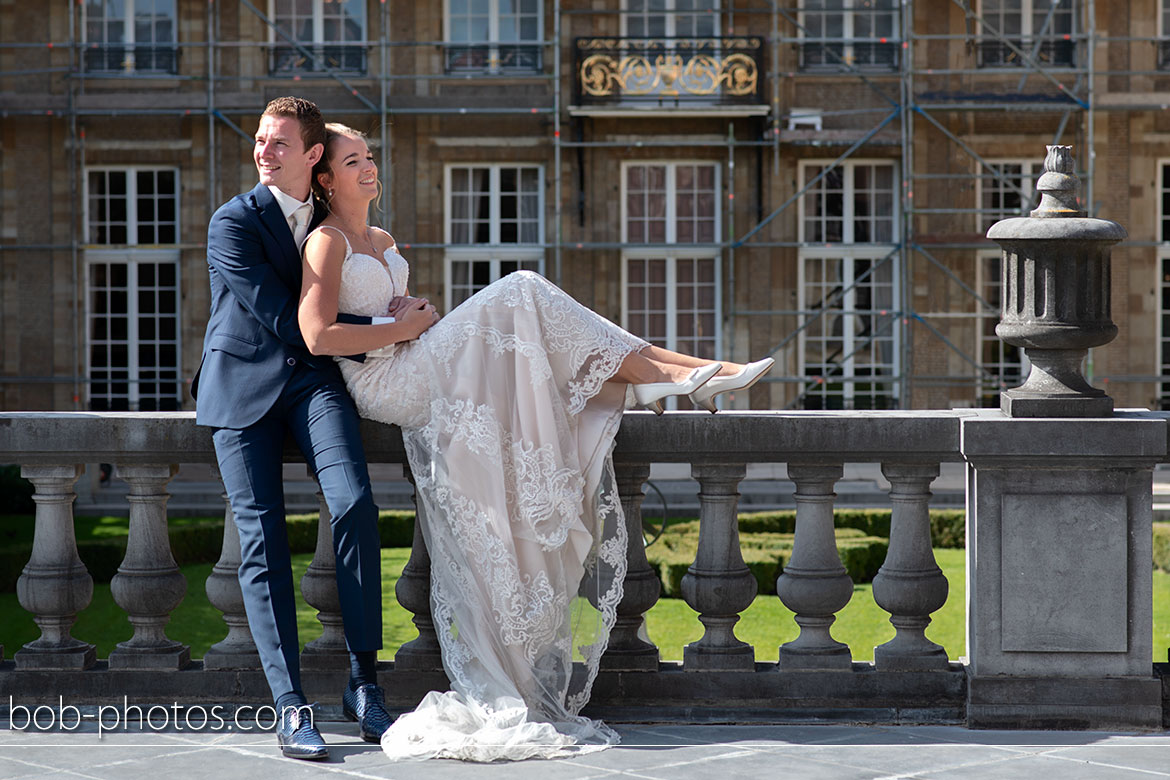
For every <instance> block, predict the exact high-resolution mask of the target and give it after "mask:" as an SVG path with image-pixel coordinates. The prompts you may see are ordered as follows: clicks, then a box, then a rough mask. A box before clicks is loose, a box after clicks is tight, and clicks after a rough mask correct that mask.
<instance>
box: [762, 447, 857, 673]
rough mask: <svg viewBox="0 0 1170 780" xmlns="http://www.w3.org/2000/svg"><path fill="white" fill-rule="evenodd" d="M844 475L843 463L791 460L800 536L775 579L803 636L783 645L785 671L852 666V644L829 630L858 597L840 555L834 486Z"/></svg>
mask: <svg viewBox="0 0 1170 780" xmlns="http://www.w3.org/2000/svg"><path fill="white" fill-rule="evenodd" d="M843 473H844V469H843V468H842V466H841V464H840V463H834V464H831V465H810V464H799V463H789V464H788V478H789V479H791V480H792V481H793V482H795V483H796V492H795V494H794V496H793V497H794V498H795V499H796V539H795V542H794V544H793V548H792V558H790V559H789V561H788V565H787V566H785V567H784V573H783V574H781V575H780V578H779V579H778V580H776V595H777V596H779V597H780V600H781V601H782V602H784V606H786V607H788V608H789V609H790V610H792V611H793V612H795V613H796V623H797V625H799V626H800V635H799V636H798V637H796V639H794V640H792V641H791V642H786V643H784V644H783V645H781V646H780V662H779V668H780V669H781V670H783V671H787V670H790V669H840V670H846V671H847V670H850V669H852V668H853V656H852V655H851V654H850V652H849V646H848V645H846V644H842V643H841V642H838V641H837V640H835V639H833V637H832V635H831V634H830V633H829V627H830V626H832V625H833V621H835V620H836V619H837V618H836V613H838V612H840V611H841V610H842V609H843V608H844V607H845V605H846V604H848V603H849V599H851V598H853V580H851V579H850V578H849V573H848V572H846V571H845V566H844V565H843V564H842V563H841V556H840V555H838V554H837V537H836V535H835V534H834V527H833V499H834V498H836V497H837V494H836V493H834V492H833V486H834V485H836V483H837V480H839V479H840V478H841V475H842V474H843Z"/></svg>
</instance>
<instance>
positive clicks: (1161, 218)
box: [1157, 160, 1170, 409]
mask: <svg viewBox="0 0 1170 780" xmlns="http://www.w3.org/2000/svg"><path fill="white" fill-rule="evenodd" d="M1157 218H1158V241H1159V242H1160V243H1161V247H1159V249H1158V272H1159V274H1160V277H1159V283H1158V295H1159V298H1158V307H1159V312H1158V313H1159V317H1158V353H1159V354H1158V373H1159V376H1161V377H1162V381H1161V382H1160V383H1159V386H1158V406H1159V408H1161V409H1170V160H1161V161H1159V163H1158V214H1157Z"/></svg>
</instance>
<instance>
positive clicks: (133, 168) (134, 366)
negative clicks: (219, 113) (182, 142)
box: [82, 165, 183, 411]
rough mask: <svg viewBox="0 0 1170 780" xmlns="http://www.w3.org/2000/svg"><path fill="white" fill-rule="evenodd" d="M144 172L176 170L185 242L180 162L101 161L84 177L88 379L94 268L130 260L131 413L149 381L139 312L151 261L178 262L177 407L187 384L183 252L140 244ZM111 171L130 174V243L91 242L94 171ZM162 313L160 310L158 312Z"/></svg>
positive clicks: (177, 203)
mask: <svg viewBox="0 0 1170 780" xmlns="http://www.w3.org/2000/svg"><path fill="white" fill-rule="evenodd" d="M140 171H152V172H161V171H170V172H171V173H172V174H173V175H174V182H175V190H174V200H175V222H174V229H175V241H174V245H177V244H178V243H179V242H180V241H181V235H182V234H181V227H182V221H181V220H182V218H181V214H182V193H183V186H182V180H181V178H180V176H181V174H180V170H179V168H177V167H174V166H166V165H99V166H89V167H86V168H85V170H84V179H83V180H84V182H85V198H84V201H83V209H82V214H83V219H84V227H85V237H86V242H87V243H86V244H85V256H84V266H85V283H84V288H85V289H84V294H85V319H84V322H85V340H86V343H85V375H86V376H87V377H91V376H92V371H91V369H92V365H91V363H92V347H93V343H92V337H91V333H92V332H93V331H92V327H93V317H94V316H95V313H94V312H93V310H92V295H93V291H92V289H91V283H90V279H91V268H92V266H94V265H96V264H106V265H114V264H125V265H126V266H127V295H126V313H125V315H126V317H127V334H126V342H125V343H126V355H127V366H126V371H127V373H128V379H127V383H128V388H129V392H128V404H129V407H130V410H131V411H137V410H138V408H139V404H140V402H141V393H140V388H139V383H140V381H143V380H142V379H141V374H140V370H141V367H140V365H139V363H138V347H139V335H138V320H139V314H138V295H137V291H138V290H137V280H138V269H139V266H140V265H142V264H145V263H155V264H162V263H173V264H174V266H175V312H174V317H175V321H176V325H175V338H174V341H173V343H174V347H175V361H176V364H175V367H174V370H175V374H176V379H175V387H176V391H175V401H176V404H177V406H180V407H181V405H182V400H183V399H182V392H183V382H182V356H183V344H182V322H183V320H182V306H183V296H182V275H181V273H180V271H181V266H180V252H179V249H178V248H173V249H168V248H166V247H168V246H172V245H171V244H139V243H138V226H139V219H138V200H139V197H138V191H137V188H138V177H137V174H138V172H140ZM110 172H115V173H124V174H125V176H126V243H105V244H97V243H90V242H89V238H90V234H91V226H90V197H89V179H90V175H91V174H94V173H110ZM156 195H157V193H156ZM156 214H157V211H156ZM166 224H169V223H166ZM107 314H108V312H107ZM156 314H158V313H157V312H156ZM156 334H157V331H156ZM106 340H107V341H108V340H112V336H111V335H109V334H107V338H106ZM155 340H159V339H157V338H156V339H155ZM168 343H170V340H168ZM107 368H111V367H107ZM149 381H154V382H156V383H160V382H161V381H163V380H158V379H155V380H149ZM165 381H170V380H165ZM110 383H111V384H112V380H110ZM92 389H93V388H92V385H91V384H90V383H86V392H85V402H86V404H87V405H89V404H90V403H91V402H92V400H93V393H92Z"/></svg>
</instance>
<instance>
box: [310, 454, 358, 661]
mask: <svg viewBox="0 0 1170 780" xmlns="http://www.w3.org/2000/svg"><path fill="white" fill-rule="evenodd" d="M309 476H310V477H313V476H314V474H313V472H312V469H309ZM317 505H318V506H319V507H320V515H319V516H318V519H317V546H316V549H315V550H314V551H313V560H312V562H311V563H310V564H309V568H308V570H307V571H305V575H304V576H303V577H301V595H302V596H304V598H305V603H306V604H308V605H309V606H310V607H312V608H313V609H315V610H317V620H318V621H320V623H321V625H322V626H323V627H324V631H322V633H321V636H319V637H317V638H316V639H314V640H313V641H312V642H308V643H306V644H305V649H304V650H303V651H302V652H301V668H302V669H308V670H331V669H345V670H348V669H349V648H348V646H347V645H346V644H345V623H344V621H343V619H342V617H341V596H340V595H339V594H338V592H337V556H336V554H335V553H334V551H333V527H332V526H331V525H330V522H331V521H332V519H333V514H332V513H331V512H330V511H329V507H328V505H327V504H326V503H325V496H324V495H323V494H322V493H321V488H320V486H318V487H317Z"/></svg>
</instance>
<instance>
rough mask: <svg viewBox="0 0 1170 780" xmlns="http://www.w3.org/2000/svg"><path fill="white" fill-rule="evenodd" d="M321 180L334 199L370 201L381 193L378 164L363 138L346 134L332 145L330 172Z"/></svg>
mask: <svg viewBox="0 0 1170 780" xmlns="http://www.w3.org/2000/svg"><path fill="white" fill-rule="evenodd" d="M320 180H321V184H322V186H324V187H325V189H326V190H333V196H332V198H331V199H332V200H334V201H336V200H339V199H340V200H351V199H352V200H358V201H362V200H364V201H371V200H373V199H374V198H376V197H377V196H378V166H377V165H375V164H374V156H373V155H372V154H370V148H369V147H368V146H366V142H365V140H364V139H361V138H355V137H353V136H348V135H343V136H340V137H338V138H337V139H336V140H334V141H333V143H332V144H330V146H329V173H324V174H321V178H320Z"/></svg>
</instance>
